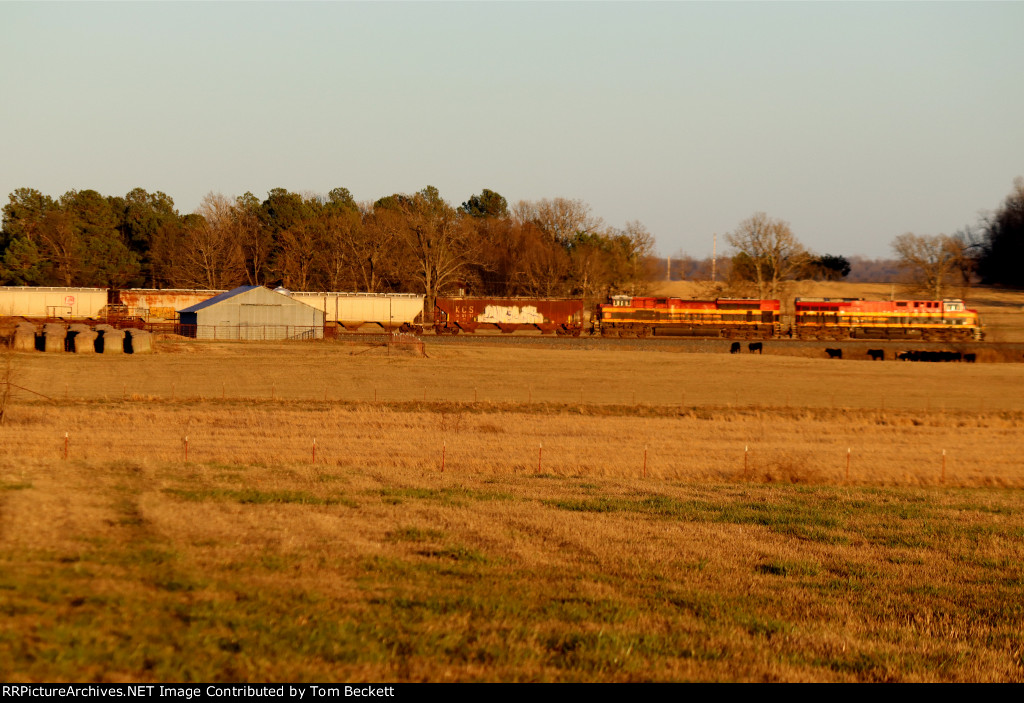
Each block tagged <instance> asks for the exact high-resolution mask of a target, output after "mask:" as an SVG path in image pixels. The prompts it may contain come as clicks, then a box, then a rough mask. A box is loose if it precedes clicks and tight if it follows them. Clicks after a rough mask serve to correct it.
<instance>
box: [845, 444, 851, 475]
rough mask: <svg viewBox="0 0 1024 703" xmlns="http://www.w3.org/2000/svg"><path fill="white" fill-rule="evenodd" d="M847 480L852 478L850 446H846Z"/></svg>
mask: <svg viewBox="0 0 1024 703" xmlns="http://www.w3.org/2000/svg"><path fill="white" fill-rule="evenodd" d="M846 480H847V481H849V480H850V448H849V447H847V448H846Z"/></svg>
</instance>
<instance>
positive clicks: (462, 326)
mask: <svg viewBox="0 0 1024 703" xmlns="http://www.w3.org/2000/svg"><path fill="white" fill-rule="evenodd" d="M583 317H584V305H583V301H582V300H578V299H575V300H574V299H564V298H437V299H436V300H435V302H434V332H435V333H437V334H458V333H459V332H469V333H471V334H472V333H475V332H476V331H477V330H481V331H483V330H491V331H499V332H502V333H504V334H510V333H513V332H519V331H523V330H536V331H540V333H541V334H557V335H569V336H572V337H579V336H580V334H582V332H583Z"/></svg>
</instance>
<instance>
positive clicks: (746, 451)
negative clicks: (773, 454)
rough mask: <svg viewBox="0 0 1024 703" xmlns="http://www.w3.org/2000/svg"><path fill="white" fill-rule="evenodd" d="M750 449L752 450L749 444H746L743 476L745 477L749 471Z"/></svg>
mask: <svg viewBox="0 0 1024 703" xmlns="http://www.w3.org/2000/svg"><path fill="white" fill-rule="evenodd" d="M749 451H750V447H749V446H744V447H743V477H744V478H746V477H747V473H748V472H747V467H748V465H749V464H748V463H747V453H748V452H749Z"/></svg>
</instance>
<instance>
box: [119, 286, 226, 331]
mask: <svg viewBox="0 0 1024 703" xmlns="http://www.w3.org/2000/svg"><path fill="white" fill-rule="evenodd" d="M226 292H227V291H223V290H201V289H191V288H189V289H178V288H159V289H158V288H126V289H122V290H112V291H110V296H109V302H108V304H107V308H106V310H105V311H104V312H105V313H106V314H105V316H106V317H130V318H139V319H141V320H143V321H144V322H157V323H159V322H176V321H177V320H178V310H181V309H183V308H187V307H191V306H193V305H198V304H199V303H203V302H206V301H207V300H209V299H210V298H212V297H214V296H216V295H220V294H221V293H226Z"/></svg>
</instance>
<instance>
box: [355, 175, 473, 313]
mask: <svg viewBox="0 0 1024 703" xmlns="http://www.w3.org/2000/svg"><path fill="white" fill-rule="evenodd" d="M377 209H381V210H385V211H386V210H391V211H393V212H396V213H400V214H401V216H402V217H403V218H404V222H403V223H402V227H401V231H400V239H401V247H400V248H401V250H402V254H403V257H402V258H403V260H404V261H405V262H406V266H407V268H406V270H405V276H406V278H407V279H408V280H410V281H411V282H412V283H413V284H414V285H415V286H416V287H417V288H418V289H419V290H421V291H423V294H424V297H425V298H426V301H425V309H426V310H433V309H434V300H435V299H436V298H437V296H438V295H439V294H440V293H441V292H442V291H443V290H445V289H446V288H450V287H452V286H453V285H454V284H455V283H457V282H459V281H460V280H462V279H463V278H464V276H465V275H466V273H467V272H469V270H470V263H471V262H474V261H475V260H476V259H477V257H478V255H479V247H478V246H477V244H478V242H477V240H476V238H475V236H474V235H475V230H474V229H473V228H472V227H470V226H469V223H467V222H465V221H464V220H463V218H461V217H459V215H458V213H457V212H456V210H455V208H453V207H452V206H451V205H449V204H448V203H447V202H445V201H444V200H443V199H442V198H441V196H440V193H439V192H438V190H437V188H435V187H434V186H427V187H426V188H424V189H423V190H421V191H419V192H418V193H416V194H415V195H412V196H407V195H399V194H396V195H393V196H389V197H387V198H382V199H381V200H378V201H377V203H376V204H375V206H374V210H375V211H376V210H377Z"/></svg>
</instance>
